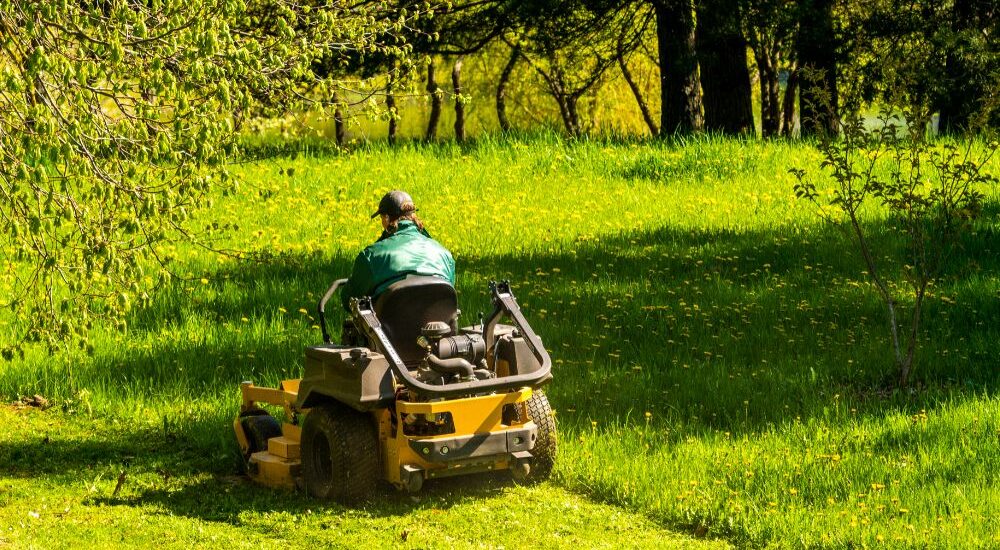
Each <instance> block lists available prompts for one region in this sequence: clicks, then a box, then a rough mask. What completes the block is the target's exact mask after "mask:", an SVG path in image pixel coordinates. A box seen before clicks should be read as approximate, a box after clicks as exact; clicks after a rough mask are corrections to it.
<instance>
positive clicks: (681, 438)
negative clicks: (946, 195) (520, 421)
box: [0, 136, 1000, 547]
mask: <svg viewBox="0 0 1000 550" xmlns="http://www.w3.org/2000/svg"><path fill="white" fill-rule="evenodd" d="M817 158H818V157H817V154H816V153H815V152H814V151H813V150H812V149H810V148H809V147H808V146H807V145H802V144H794V143H784V142H770V143H761V142H740V141H729V140H701V141H693V142H690V143H687V144H639V143H631V142H614V141H590V142H586V141H584V142H572V143H564V142H562V141H561V140H559V139H558V138H555V137H545V136H542V137H533V138H525V139H515V140H512V141H497V140H491V139H490V138H484V139H481V140H479V141H478V142H477V143H475V144H472V145H470V146H467V147H458V146H454V145H437V146H420V145H407V144H404V145H403V146H400V147H397V148H395V149H390V148H386V147H384V146H380V145H374V146H371V147H370V148H367V149H361V150H358V151H355V152H353V153H351V154H348V155H337V154H324V153H315V154H307V155H296V156H282V157H278V158H271V159H268V160H265V161H259V162H248V163H246V164H242V165H240V166H238V167H236V169H235V171H236V173H237V175H238V178H239V180H240V182H241V186H240V192H239V193H238V194H236V195H231V196H227V197H222V196H220V197H219V198H218V199H217V200H216V201H215V205H214V207H213V208H212V209H211V210H210V211H205V212H201V213H199V214H198V215H197V217H196V219H195V220H194V221H193V222H192V227H203V226H205V225H207V224H209V223H212V222H217V223H219V224H227V223H229V224H234V225H237V226H238V229H236V230H233V231H230V232H229V233H227V234H225V235H224V236H222V237H219V239H220V240H219V241H218V242H217V244H218V245H219V246H224V247H231V248H234V249H241V250H256V251H263V252H267V253H268V258H265V259H263V260H260V261H253V262H236V261H233V260H231V259H229V258H227V257H226V256H220V255H215V254H212V253H208V252H205V251H204V250H202V249H199V248H196V247H193V246H190V245H186V244H183V243H178V244H176V245H175V246H169V247H166V248H165V250H164V252H165V253H168V254H170V255H172V256H173V257H174V258H175V259H174V262H175V264H174V265H175V266H176V268H175V270H176V273H177V275H178V276H177V277H176V278H174V279H173V282H172V283H171V284H170V285H167V286H164V287H163V288H161V289H160V290H159V291H158V292H157V293H156V294H155V295H154V296H153V297H152V303H151V304H150V305H149V306H148V307H144V308H141V309H136V310H135V311H134V312H133V313H132V315H131V317H130V318H129V319H128V329H127V331H118V332H116V331H111V330H106V329H102V328H98V329H97V331H96V334H95V335H94V337H93V344H94V346H95V350H96V352H95V354H94V356H93V357H83V356H79V355H76V354H72V353H65V354H60V355H57V356H48V355H46V354H45V353H43V352H41V351H35V352H32V353H30V354H29V355H28V357H26V358H25V359H24V360H18V361H16V362H14V363H8V364H3V365H0V394H3V395H4V396H6V399H7V401H12V400H14V399H16V398H18V397H19V396H21V395H25V394H35V393H39V394H42V395H44V396H46V397H48V398H50V399H52V400H54V401H55V402H56V403H57V406H56V407H53V408H51V409H49V410H46V411H37V410H33V409H32V410H25V409H23V408H15V407H10V408H3V409H0V420H2V421H3V422H4V423H5V425H6V426H7V429H6V430H3V431H2V432H0V464H3V467H2V468H0V526H2V531H0V546H2V545H3V544H4V543H7V544H11V545H13V546H18V547H20V546H32V545H37V546H40V547H49V546H59V545H79V544H84V543H87V542H96V543H98V544H103V545H114V544H120V543H133V544H147V545H153V544H157V545H161V544H165V545H177V546H181V545H184V546H187V545H192V544H197V545H216V546H232V545H234V544H235V545H246V546H261V545H263V546H279V545H280V546H286V545H287V544H289V543H297V542H310V543H319V544H339V545H344V546H358V545H362V544H368V545H375V546H389V545H395V544H399V543H403V542H405V543H406V544H409V545H412V546H416V547H426V546H440V547H452V546H476V547H478V546H489V547H497V546H506V547H515V546H518V547H520V546H525V545H542V546H550V545H554V546H585V547H590V546H596V547H601V546H621V545H629V546H631V545H637V546H641V545H647V546H650V547H661V546H663V545H669V544H675V545H678V546H684V547H688V546H691V545H694V544H709V545H726V544H732V545H736V546H754V547H757V546H778V547H847V546H872V547H877V546H922V545H932V546H936V547H941V546H943V547H948V546H954V547H977V546H996V545H1000V519H997V518H998V517H1000V487H998V486H997V480H996V476H995V472H997V471H1000V397H997V396H996V389H997V386H998V384H997V383H998V370H997V367H996V365H997V362H996V353H997V344H996V342H997V341H998V339H1000V323H998V321H1000V269H998V268H1000V239H998V231H1000V224H998V222H997V213H998V211H1000V194H998V192H1000V190H998V189H995V188H990V189H983V192H984V193H986V196H987V204H986V209H985V212H984V216H983V218H982V219H981V220H980V221H979V222H978V225H977V228H976V231H975V232H973V233H972V234H970V235H968V236H967V237H966V238H965V240H964V241H963V242H962V246H961V247H960V249H959V250H958V251H957V252H956V253H955V254H954V255H953V256H952V261H951V265H950V267H949V272H948V273H949V274H948V277H947V278H946V279H945V280H944V281H943V282H942V284H940V285H938V286H937V287H935V288H933V289H932V295H931V296H930V297H929V298H928V304H927V311H926V316H925V324H924V330H923V333H922V341H921V346H922V347H921V350H920V352H919V353H920V358H919V360H918V363H917V366H916V370H915V374H914V376H915V379H916V382H915V384H914V386H913V388H912V389H910V390H906V391H899V390H893V389H891V387H890V386H889V385H888V384H887V383H886V381H887V380H890V379H891V377H892V371H891V365H892V357H891V350H890V349H889V347H888V345H887V342H888V340H887V337H888V326H887V321H886V315H885V313H884V312H883V309H882V307H881V305H880V304H879V302H878V301H877V300H876V299H875V295H874V292H873V290H872V289H871V288H870V287H869V286H868V285H867V283H866V281H865V276H864V274H863V273H862V269H863V266H862V264H861V262H860V260H859V259H857V258H856V257H855V255H854V254H853V251H852V249H851V247H850V244H849V243H848V242H847V241H846V240H845V239H844V237H843V236H842V234H841V233H839V232H838V231H837V230H836V229H835V228H833V227H830V226H826V225H823V224H822V223H821V222H820V221H818V219H817V217H816V216H815V212H813V211H812V210H811V208H810V207H809V205H807V204H805V203H803V202H800V201H797V200H796V199H795V198H794V195H793V192H792V184H793V178H792V176H791V175H790V174H788V169H789V168H792V167H802V168H810V169H813V166H814V165H815V164H816V163H817ZM990 169H991V170H992V171H993V172H994V173H997V172H1000V167H998V166H997V165H996V163H994V165H993V166H992V167H991V168H990ZM395 187H402V188H405V189H407V190H408V191H409V192H410V193H411V194H412V195H413V196H414V198H415V199H416V202H417V204H418V206H419V207H420V215H421V216H422V218H423V219H424V220H425V221H426V222H427V225H428V228H429V230H430V232H431V233H432V234H433V235H434V236H435V237H436V238H437V239H438V240H440V241H441V242H442V243H444V244H445V245H446V246H447V247H449V248H450V249H451V250H452V251H453V252H454V254H455V257H456V260H457V263H458V273H459V275H458V288H459V293H460V304H461V307H462V309H463V311H464V312H465V321H468V322H471V321H472V320H474V319H477V318H478V312H480V311H486V310H488V309H489V304H488V302H487V288H486V283H487V281H488V280H490V279H509V280H511V282H512V284H513V286H514V288H515V292H516V294H517V296H518V299H519V302H520V304H521V306H522V308H523V309H524V311H525V313H526V315H527V316H528V319H529V320H530V321H531V322H532V325H533V326H534V328H535V329H536V330H537V332H538V333H539V334H540V335H541V337H542V338H543V339H544V341H545V344H546V347H547V348H548V349H549V351H550V353H551V355H552V357H553V360H554V374H555V380H554V382H553V383H552V385H551V386H550V387H549V388H547V392H548V394H549V396H550V400H551V401H552V403H553V406H554V407H555V409H556V411H557V418H558V420H559V422H560V424H559V430H560V438H561V440H560V456H559V459H558V464H557V468H556V472H555V475H554V478H553V479H552V481H551V482H549V483H546V484H543V485H540V486H537V487H531V488H520V487H517V486H514V485H512V484H510V483H509V482H508V481H507V480H506V479H504V478H502V477H478V478H472V479H466V480H462V481H461V482H455V481H449V482H440V483H428V484H427V486H426V487H425V493H424V494H422V495H421V496H419V497H418V498H416V499H413V498H411V497H410V496H408V495H401V494H395V493H393V492H391V491H387V492H386V493H385V494H384V495H382V496H380V497H379V498H378V499H376V501H375V502H374V503H372V504H370V505H368V506H367V507H365V508H363V509H359V510H346V509H344V508H341V507H338V506H335V505H329V504H325V503H319V502H316V501H312V500H310V499H308V498H306V497H305V496H302V495H297V494H283V493H275V492H272V491H269V490H266V489H261V488H257V487H253V486H249V485H247V484H246V483H245V482H244V481H243V480H242V478H239V477H238V476H237V475H236V474H237V473H238V472H239V458H238V452H237V450H236V445H235V441H234V438H233V436H232V434H231V420H232V416H233V415H234V414H235V411H236V407H237V402H238V399H237V394H238V391H237V385H238V383H239V382H240V381H241V380H253V381H255V382H256V383H258V384H276V383H277V382H278V381H279V380H281V379H283V378H293V377H298V376H299V374H300V368H301V355H302V353H301V349H302V347H303V346H305V345H309V344H311V343H315V342H317V341H318V340H319V333H318V330H316V328H315V326H314V325H315V320H314V319H313V318H312V317H311V315H312V311H313V308H314V304H315V302H316V300H317V299H318V297H319V294H320V293H321V292H322V291H323V290H325V288H326V286H327V284H328V282H329V281H330V280H332V279H334V278H337V277H339V276H345V275H346V274H347V273H348V270H349V268H350V263H351V261H352V259H353V256H354V255H355V254H356V253H357V251H358V250H359V249H360V248H362V247H363V246H364V245H365V244H367V243H368V242H370V241H371V240H373V239H374V238H375V237H376V236H377V233H378V232H377V228H376V222H374V221H370V220H368V215H369V214H370V212H371V210H372V209H373V205H375V204H376V203H377V200H378V198H379V197H380V196H381V194H382V193H383V192H385V191H386V190H388V189H390V188H395ZM866 223H867V224H868V226H869V227H870V228H871V229H872V231H873V232H874V234H875V242H876V245H877V246H879V247H880V249H882V250H888V249H892V248H893V247H895V246H897V245H896V243H895V242H894V241H893V240H892V239H891V238H890V237H887V236H885V235H884V234H883V233H884V231H883V230H884V229H885V228H886V227H887V226H888V222H887V221H886V220H884V219H882V216H881V214H880V212H878V211H870V212H868V213H867V218H866ZM895 281H896V282H897V283H901V282H902V278H901V277H896V278H895ZM336 315H338V316H339V315H341V313H340V312H337V313H336ZM2 322H3V321H2V320H0V323H2ZM339 324H340V319H339V317H336V316H335V318H334V319H333V326H335V327H337V326H339ZM0 328H2V325H0ZM122 472H124V473H125V477H124V481H123V482H122V483H121V487H120V488H119V489H118V491H117V494H116V493H115V487H116V485H118V479H119V476H120V475H121V473H122Z"/></svg>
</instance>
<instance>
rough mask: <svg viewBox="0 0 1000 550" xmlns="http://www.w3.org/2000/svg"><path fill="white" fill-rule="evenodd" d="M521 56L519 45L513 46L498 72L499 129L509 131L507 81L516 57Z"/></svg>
mask: <svg viewBox="0 0 1000 550" xmlns="http://www.w3.org/2000/svg"><path fill="white" fill-rule="evenodd" d="M520 56H521V50H520V47H519V46H515V47H514V48H513V49H512V50H511V52H510V59H508V60H507V64H506V65H504V67H503V71H501V72H500V81H499V82H498V83H497V120H498V121H499V122H500V130H502V131H504V132H509V131H510V129H511V125H510V120H509V119H508V118H507V83H508V82H510V76H511V74H512V73H513V72H514V66H515V65H517V59H518V58H519V57H520Z"/></svg>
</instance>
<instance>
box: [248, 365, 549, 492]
mask: <svg viewBox="0 0 1000 550" xmlns="http://www.w3.org/2000/svg"><path fill="white" fill-rule="evenodd" d="M298 390H299V380H285V381H283V382H282V383H281V385H280V386H279V387H278V388H261V387H257V386H254V385H253V384H252V383H250V382H244V383H243V384H241V386H240V392H241V395H242V406H241V407H240V412H241V416H240V417H238V418H237V419H236V420H235V421H234V423H233V427H234V429H235V430H236V438H237V440H238V442H239V445H240V448H241V450H242V451H243V452H244V454H246V453H247V452H249V450H250V447H251V446H250V443H249V441H248V439H247V434H246V433H245V432H244V429H243V426H242V424H241V422H240V421H241V418H242V416H243V415H244V414H246V413H248V412H253V411H257V410H259V408H258V406H257V403H266V404H269V405H275V406H280V407H282V408H284V409H285V413H286V416H287V418H288V419H289V420H291V421H293V422H294V421H295V420H296V418H297V417H296V414H297V413H305V414H308V410H297V409H296V406H295V403H296V401H297V398H298ZM531 395H532V391H531V389H530V388H522V389H520V390H516V391H511V392H507V393H498V394H492V395H484V396H476V397H465V398H459V399H449V400H442V401H434V402H419V403H413V402H407V401H396V403H395V412H394V413H393V412H391V411H390V409H384V408H383V409H377V410H374V411H371V412H370V414H372V415H373V416H374V418H375V420H376V422H377V425H378V436H379V456H378V457H372V459H373V460H379V462H380V463H381V464H382V466H383V467H382V477H383V478H384V479H385V480H386V481H388V482H389V483H392V484H393V485H394V486H396V487H398V488H404V489H410V490H417V489H419V486H420V484H421V483H422V480H423V479H424V478H437V477H445V476H451V475H460V474H465V473H472V472H478V471H489V470H505V469H510V468H513V467H515V464H514V463H513V461H512V460H510V455H509V454H496V455H492V454H486V455H482V454H481V453H479V454H478V455H476V456H470V457H468V458H463V457H462V454H463V453H468V452H469V449H470V448H471V449H476V448H477V447H479V446H487V445H489V442H491V441H494V442H495V441H503V442H505V443H506V444H508V445H509V444H510V443H511V442H513V443H514V444H518V445H519V444H522V443H524V444H526V445H528V442H522V441H521V440H520V438H521V437H523V434H524V433H529V432H530V433H531V434H534V430H533V429H531V428H534V427H535V425H534V423H533V422H532V421H531V420H528V414H527V411H526V409H525V406H524V404H525V402H526V401H527V400H528V399H529V398H530V397H531ZM508 404H513V405H515V407H519V409H520V411H519V414H518V415H516V416H517V418H520V419H524V420H523V421H519V420H511V421H510V423H508V424H505V423H504V419H503V410H504V406H505V405H508ZM393 414H395V418H393V417H392V415H393ZM414 415H423V416H424V417H425V418H439V417H444V415H450V421H451V422H452V423H453V426H454V431H451V432H450V433H446V434H441V435H435V436H416V435H407V434H406V433H404V432H405V429H404V426H405V425H406V420H407V418H408V417H409V418H413V416H414ZM526 428H528V430H526ZM281 432H282V433H281V436H280V437H273V438H271V439H269V440H268V441H267V450H264V451H258V452H255V453H253V454H252V455H250V458H249V468H248V469H249V473H250V477H251V478H252V479H253V480H254V481H256V482H258V483H260V484H262V485H265V486H268V487H282V488H294V487H295V486H296V482H297V479H298V478H299V475H300V469H301V445H300V442H301V438H302V431H301V428H300V427H299V426H298V425H297V424H293V423H289V422H285V423H283V424H282V426H281ZM532 437H533V435H532ZM531 443H533V442H531ZM529 446H530V445H529ZM449 455H450V456H449ZM452 457H456V458H452Z"/></svg>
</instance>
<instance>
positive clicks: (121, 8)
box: [0, 0, 421, 357]
mask: <svg viewBox="0 0 1000 550" xmlns="http://www.w3.org/2000/svg"><path fill="white" fill-rule="evenodd" d="M420 15H421V11H420V10H416V11H411V12H407V11H406V10H402V11H398V10H397V11H389V10H387V9H385V8H384V4H383V3H381V2H361V3H357V4H355V5H350V4H347V5H337V6H335V7H331V6H328V5H326V4H324V3H319V2H305V3H301V2H293V1H286V0H262V1H256V0H250V1H244V0H185V1H179V0H154V1H151V2H134V1H127V0H111V1H106V2H66V1H63V2H11V1H3V2H0V227H2V235H3V238H4V242H3V243H2V244H0V254H2V258H3V262H2V264H0V269H2V273H3V275H2V279H0V289H2V291H3V294H4V295H5V296H8V297H9V299H8V300H7V301H6V304H5V305H7V306H9V307H10V308H12V309H13V310H15V311H16V312H17V315H18V319H19V321H20V323H19V329H18V331H19V332H18V333H17V334H12V335H11V338H10V339H9V340H8V339H7V338H5V339H4V340H5V341H11V342H13V343H11V344H9V345H7V346H5V347H4V349H3V353H4V355H5V356H7V357H10V356H12V355H13V354H14V353H15V352H16V351H17V350H18V349H20V346H21V345H22V344H23V343H24V342H25V341H41V340H44V341H46V342H47V343H48V344H49V345H50V346H55V345H56V344H58V343H60V342H65V341H67V339H69V340H73V341H76V342H78V343H79V344H80V345H81V346H86V342H85V333H86V329H87V328H88V327H89V326H90V324H91V322H92V321H91V319H92V317H93V316H95V315H97V316H101V317H106V318H108V319H111V320H112V321H113V322H114V323H116V324H117V325H118V326H119V328H121V327H123V326H124V323H125V321H124V317H123V315H122V314H123V313H124V312H125V311H127V310H128V309H129V308H130V307H131V306H132V305H133V304H134V303H135V302H137V301H143V300H147V299H148V291H149V290H150V288H151V287H152V286H155V285H156V284H158V282H160V281H162V280H163V279H164V278H166V277H169V271H167V267H168V266H169V264H170V260H171V249H172V247H173V245H174V243H175V242H176V241H177V240H179V239H195V240H198V241H199V242H201V243H202V245H203V246H211V238H212V233H213V232H214V231H216V230H218V229H220V227H219V226H218V225H217V224H209V225H207V226H205V227H200V228H195V227H192V226H190V224H188V223H186V222H187V220H188V218H189V215H190V213H191V211H192V210H193V209H196V208H198V207H201V206H204V205H206V204H211V201H210V200H209V199H207V198H206V197H207V195H208V193H209V191H210V190H211V189H212V188H213V187H215V186H220V185H222V186H230V189H232V190H235V189H236V186H235V184H234V183H233V182H232V181H231V180H230V179H229V178H228V176H227V171H226V169H225V164H226V162H227V161H228V160H229V159H230V158H231V156H232V154H233V152H234V140H233V138H234V132H233V124H234V118H233V116H231V114H232V113H253V112H261V109H262V108H265V107H269V108H270V109H271V111H272V112H273V111H275V110H276V109H280V110H286V109H288V110H294V109H295V108H296V107H297V106H299V105H301V104H303V103H304V102H308V101H309V99H310V97H314V96H310V93H315V92H316V91H317V90H319V91H322V90H323V89H324V88H327V87H330V86H332V85H335V83H336V82H335V81H332V80H330V79H322V78H320V77H318V76H316V73H315V72H314V71H312V70H311V68H312V66H313V65H314V63H315V62H316V61H317V60H319V59H325V60H329V59H330V57H331V56H332V57H345V58H346V57H347V56H349V55H351V56H364V55H372V54H374V53H384V52H391V53H392V54H393V55H396V56H405V55H406V53H407V51H408V50H407V48H406V47H405V44H404V43H402V42H401V41H399V40H387V38H391V37H393V36H394V35H398V34H400V33H401V31H402V29H403V28H404V27H405V25H407V23H408V21H410V20H412V19H414V18H419V17H420ZM389 42H392V44H389ZM320 97H325V95H324V94H320ZM264 112H267V111H264ZM153 260H155V261H153ZM155 266H159V268H156V267H155Z"/></svg>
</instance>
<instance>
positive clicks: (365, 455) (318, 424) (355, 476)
mask: <svg viewBox="0 0 1000 550" xmlns="http://www.w3.org/2000/svg"><path fill="white" fill-rule="evenodd" d="M379 465H380V464H379V453H378V433H377V432H376V430H375V424H374V423H373V422H372V419H371V417H370V416H368V415H366V414H362V413H359V412H356V411H354V410H351V409H347V408H345V407H343V406H336V405H327V406H322V407H315V408H313V409H311V410H310V411H309V412H308V413H307V414H306V419H305V422H304V424H303V426H302V480H303V482H304V483H305V486H306V489H307V490H308V491H309V494H311V495H312V496H314V497H316V498H320V499H331V500H335V501H337V502H340V503H342V504H353V503H356V502H359V501H362V500H365V499H367V498H369V497H370V496H371V495H372V494H373V493H374V491H375V488H376V486H377V484H378V480H379Z"/></svg>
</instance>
